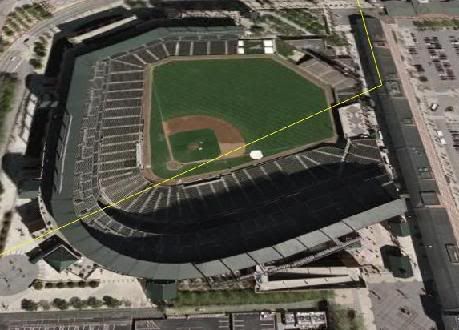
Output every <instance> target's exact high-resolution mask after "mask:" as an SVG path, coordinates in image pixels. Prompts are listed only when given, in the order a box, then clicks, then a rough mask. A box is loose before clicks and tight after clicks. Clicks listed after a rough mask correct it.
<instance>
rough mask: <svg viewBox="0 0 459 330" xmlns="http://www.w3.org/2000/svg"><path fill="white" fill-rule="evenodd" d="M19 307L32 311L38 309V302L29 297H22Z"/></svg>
mask: <svg viewBox="0 0 459 330" xmlns="http://www.w3.org/2000/svg"><path fill="white" fill-rule="evenodd" d="M21 307H22V309H24V310H26V311H29V312H34V311H36V310H37V309H38V304H37V303H36V302H34V301H33V300H29V299H22V301H21Z"/></svg>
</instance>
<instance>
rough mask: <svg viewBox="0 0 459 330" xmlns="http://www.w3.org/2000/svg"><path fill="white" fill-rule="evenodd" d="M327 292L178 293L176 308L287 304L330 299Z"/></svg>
mask: <svg viewBox="0 0 459 330" xmlns="http://www.w3.org/2000/svg"><path fill="white" fill-rule="evenodd" d="M332 297H333V292H332V291H328V290H313V291H295V292H266V293H255V292H254V291H253V290H251V289H242V290H221V291H205V292H192V291H179V292H178V293H177V299H176V301H175V306H176V307H186V306H212V305H213V306H215V305H254V304H288V303H296V302H301V301H310V300H322V299H330V298H332Z"/></svg>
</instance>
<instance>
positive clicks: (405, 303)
mask: <svg viewBox="0 0 459 330" xmlns="http://www.w3.org/2000/svg"><path fill="white" fill-rule="evenodd" d="M368 289H369V292H370V298H371V304H372V310H373V314H374V317H375V323H376V328H377V329H380V330H398V329H400V330H430V329H436V328H437V326H436V323H435V321H434V319H435V318H438V316H439V315H438V307H436V306H437V305H436V303H435V301H434V297H432V296H429V295H427V294H426V293H425V290H424V284H423V283H422V282H395V283H369V284H368ZM429 315H430V316H429Z"/></svg>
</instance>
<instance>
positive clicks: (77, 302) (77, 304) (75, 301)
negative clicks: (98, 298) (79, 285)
mask: <svg viewBox="0 0 459 330" xmlns="http://www.w3.org/2000/svg"><path fill="white" fill-rule="evenodd" d="M70 305H72V307H73V308H78V309H81V308H85V307H86V306H87V303H86V301H85V300H81V299H80V298H79V297H72V298H70Z"/></svg>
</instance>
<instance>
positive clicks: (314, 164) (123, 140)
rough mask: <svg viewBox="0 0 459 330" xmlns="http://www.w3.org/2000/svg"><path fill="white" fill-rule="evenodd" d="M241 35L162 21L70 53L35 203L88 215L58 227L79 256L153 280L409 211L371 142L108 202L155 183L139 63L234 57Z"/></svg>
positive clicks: (270, 257)
mask: <svg viewBox="0 0 459 330" xmlns="http://www.w3.org/2000/svg"><path fill="white" fill-rule="evenodd" d="M240 33H241V31H240V30H239V29H238V28H236V27H231V26H228V27H170V28H164V27H162V28H155V29H153V30H151V31H148V32H146V33H143V34H140V35H138V36H135V37H131V38H129V39H126V40H124V41H119V40H117V41H116V42H115V43H113V44H112V45H110V46H106V47H103V48H100V49H97V50H90V51H88V52H86V53H85V54H82V55H79V56H76V57H75V56H74V55H73V54H70V55H65V56H66V57H65V60H64V63H65V65H70V64H71V65H72V66H74V69H73V75H72V76H71V78H70V80H69V81H68V84H69V88H68V91H67V93H66V95H61V99H62V100H64V102H61V103H62V104H60V106H59V107H58V108H57V110H56V112H55V113H54V115H53V120H52V122H51V126H50V128H49V136H48V139H47V146H46V154H45V160H44V162H45V166H44V169H43V181H42V188H41V194H42V195H41V200H42V201H43V205H42V206H43V207H44V208H46V210H47V214H49V216H51V217H52V218H53V221H54V228H55V227H58V226H63V225H65V224H66V223H68V222H70V221H72V220H74V219H77V218H79V217H84V216H85V215H88V214H91V216H89V217H87V218H85V219H84V220H80V221H75V223H73V224H72V225H69V226H67V227H66V228H65V229H63V230H62V231H61V232H60V234H59V235H62V237H63V238H64V239H65V240H66V241H67V242H68V243H69V244H70V245H71V246H72V247H73V249H74V250H75V252H76V253H77V254H80V255H84V256H86V257H87V258H89V259H91V260H93V261H94V262H95V263H97V264H99V265H101V266H102V267H105V268H107V269H109V270H112V271H115V272H119V273H122V274H127V275H131V276H136V277H141V278H148V279H155V280H178V279H187V278H196V277H203V276H205V277H211V276H217V275H221V274H228V273H229V274H234V275H236V276H237V275H238V274H239V271H240V270H242V269H247V268H251V269H254V266H256V265H262V264H266V263H270V264H283V263H288V262H289V261H291V260H296V259H300V258H305V257H310V256H314V255H315V254H316V253H318V252H320V251H324V250H337V249H339V248H343V247H345V246H346V244H347V243H348V242H349V241H353V239H354V238H355V237H356V236H357V234H356V232H357V231H358V230H359V229H361V228H363V227H366V226H369V225H371V224H374V223H377V222H380V221H383V220H385V219H389V218H391V217H394V216H397V215H400V214H403V213H404V212H405V210H406V209H405V203H404V201H403V200H402V199H400V197H399V196H398V193H397V190H396V188H395V186H394V184H393V182H392V181H391V180H390V178H389V177H388V175H387V174H386V173H385V170H384V167H383V166H382V165H381V160H380V154H379V149H378V147H377V145H376V142H375V140H372V139H357V140H353V141H352V143H351V145H350V146H348V147H347V148H343V147H339V146H338V145H331V144H330V145H321V146H318V147H316V148H312V149H308V150H303V151H300V152H298V153H296V154H291V155H287V156H283V157H281V158H277V159H271V160H266V161H264V162H261V163H258V164H255V165H251V166H247V167H244V168H239V169H237V170H234V171H228V172H225V173H223V174H220V175H218V176H215V177H207V178H206V179H205V180H197V181H189V182H186V183H185V182H179V181H174V182H172V183H171V182H169V183H168V184H167V185H160V186H157V187H155V188H151V189H149V190H147V191H145V192H144V193H142V194H140V195H137V196H136V197H135V198H130V199H128V200H126V201H124V202H122V203H120V204H119V205H117V206H115V207H110V208H105V206H107V205H110V204H111V203H113V202H117V201H118V200H119V199H121V198H124V197H125V196H129V195H131V194H133V193H136V192H138V191H141V190H143V189H145V188H147V187H149V186H150V187H151V182H150V181H148V180H147V179H145V178H144V177H143V175H142V170H141V168H140V166H139V155H138V145H139V144H140V143H141V142H142V141H143V139H144V137H143V119H142V91H143V84H144V74H143V71H142V69H141V67H142V66H143V65H144V64H145V63H153V62H155V61H159V60H161V59H163V58H165V57H168V56H191V55H204V56H205V55H226V54H236V52H237V45H238V40H239V38H240ZM118 38H119V37H118ZM70 53H71V52H70ZM64 78H65V77H61V78H60V79H64ZM318 110H320V109H318ZM285 124H288V123H285Z"/></svg>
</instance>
